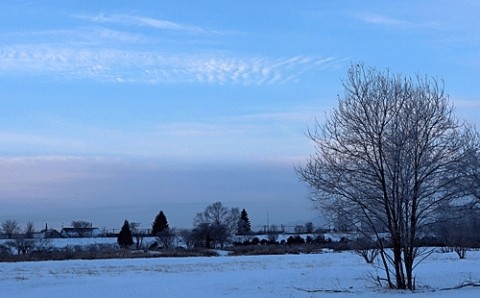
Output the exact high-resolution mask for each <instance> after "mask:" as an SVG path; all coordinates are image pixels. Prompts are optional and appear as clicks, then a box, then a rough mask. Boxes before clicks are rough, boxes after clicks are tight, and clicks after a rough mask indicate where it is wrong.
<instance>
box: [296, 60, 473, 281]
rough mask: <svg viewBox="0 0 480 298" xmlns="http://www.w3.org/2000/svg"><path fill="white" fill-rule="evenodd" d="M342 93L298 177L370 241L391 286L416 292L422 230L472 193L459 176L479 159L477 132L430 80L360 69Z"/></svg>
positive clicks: (324, 204) (353, 71)
mask: <svg viewBox="0 0 480 298" xmlns="http://www.w3.org/2000/svg"><path fill="white" fill-rule="evenodd" d="M343 86H344V89H345V93H344V95H343V96H339V100H338V107H337V108H336V109H334V110H333V111H332V112H331V114H329V115H327V117H326V120H325V122H324V123H323V124H321V123H319V122H317V124H316V126H315V129H314V130H311V131H309V137H310V138H311V140H312V141H313V142H314V144H315V149H316V151H315V153H314V154H313V155H311V157H310V158H309V159H308V161H307V163H306V164H305V165H304V166H302V167H300V168H298V169H297V173H298V175H299V176H300V178H301V179H302V180H304V181H305V182H307V183H308V184H309V185H310V186H311V189H312V199H313V200H314V202H315V203H317V204H318V206H320V207H323V208H324V210H329V211H331V212H341V213H344V214H345V213H346V214H348V217H349V218H350V219H351V222H352V223H353V224H354V226H355V227H356V228H357V229H359V230H360V231H369V232H370V233H371V234H373V235H374V239H375V240H376V242H377V245H378V247H379V248H380V249H381V254H380V256H381V260H382V262H383V266H384V267H385V275H386V276H385V280H386V281H387V282H388V285H389V286H390V287H391V288H397V289H407V288H408V289H412V290H413V289H414V288H415V284H414V275H413V270H414V268H415V266H416V257H418V254H419V250H418V247H417V245H416V241H417V239H418V236H419V232H421V231H425V230H426V228H427V227H429V226H430V225H432V224H433V223H434V221H435V216H433V213H434V212H435V210H436V208H437V207H438V206H439V205H440V204H442V203H447V202H450V201H452V200H455V199H458V198H460V197H463V196H465V195H466V192H465V191H464V190H462V189H460V188H458V187H457V184H458V182H459V181H463V179H464V178H465V177H464V171H459V169H462V168H464V166H465V164H466V163H467V162H469V160H470V161H471V159H472V156H474V155H476V154H478V146H477V143H476V142H472V141H471V140H470V139H469V136H475V137H476V136H477V134H476V132H475V131H474V130H473V129H472V128H469V127H468V126H465V125H463V124H462V123H460V122H459V121H458V120H457V118H456V117H455V116H454V115H453V107H452V105H451V104H450V102H449V100H448V96H447V95H446V94H445V93H444V90H443V86H442V85H441V84H439V83H438V82H437V81H436V80H434V79H430V78H428V77H426V78H423V77H416V78H414V79H412V78H410V77H403V76H401V75H392V74H391V73H389V72H388V71H377V70H375V69H372V68H367V67H365V66H363V65H358V64H357V65H352V66H351V68H350V69H349V71H348V77H347V79H346V80H345V81H344V83H343ZM469 181H470V182H471V181H472V180H469ZM477 183H478V181H477ZM382 231H387V234H388V237H386V238H387V240H384V236H385V235H384V234H382V233H381V232H382ZM387 246H388V247H389V248H391V253H389V251H388V250H387V249H386V247H387Z"/></svg>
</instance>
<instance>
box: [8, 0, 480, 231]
mask: <svg viewBox="0 0 480 298" xmlns="http://www.w3.org/2000/svg"><path fill="white" fill-rule="evenodd" d="M0 7H1V9H0V19H1V25H0V221H3V220H5V219H15V220H17V221H19V222H20V223H22V224H24V223H26V222H28V221H32V222H34V223H35V225H36V226H37V227H38V228H40V227H42V226H43V225H44V224H45V223H49V225H50V226H53V227H55V228H61V226H69V225H70V223H71V221H72V220H87V221H91V222H92V223H93V225H95V226H98V227H106V228H119V227H120V226H121V225H122V224H123V221H124V220H125V219H128V220H130V221H134V222H138V223H140V224H141V225H142V226H144V227H146V228H148V227H150V226H151V222H152V221H153V218H154V217H155V215H156V214H157V213H158V212H159V211H160V210H163V211H164V212H165V214H166V216H167V219H168V221H169V223H170V226H174V227H181V228H189V227H192V222H193V217H194V216H195V214H196V213H197V212H201V211H202V210H203V209H205V207H206V206H207V205H209V204H211V203H214V202H216V201H221V202H222V203H223V205H224V206H226V207H239V208H245V209H246V210H247V212H248V213H249V215H250V219H251V222H252V225H253V226H254V227H261V226H263V225H265V224H267V223H268V224H276V225H280V224H287V225H288V224H293V223H301V222H307V221H314V222H316V221H317V220H319V221H321V215H320V213H319V211H318V210H314V209H313V208H312V203H311V201H310V200H309V190H308V188H307V186H306V185H304V184H302V183H301V182H300V181H299V179H298V177H297V176H296V174H295V167H299V166H301V165H302V163H304V162H305V161H306V159H307V158H308V156H309V155H310V154H312V153H313V150H314V148H313V145H312V143H311V142H310V141H309V140H308V138H307V137H306V136H305V133H306V131H307V129H308V128H309V127H310V128H311V127H313V126H314V125H315V122H316V121H319V122H320V123H321V121H322V119H324V117H325V115H326V114H327V113H328V112H329V111H331V110H332V109H333V108H334V107H335V106H336V104H337V96H338V95H341V94H342V93H343V87H342V79H343V78H345V77H346V73H347V70H348V68H349V67H350V65H351V64H352V63H364V64H365V65H366V66H369V67H375V68H377V69H381V70H382V69H386V68H388V69H390V70H391V71H392V72H393V73H402V74H404V75H407V76H416V75H428V76H431V77H433V78H435V79H438V80H439V81H443V82H444V83H445V91H446V92H447V93H448V94H449V96H450V99H451V101H452V103H453V104H454V106H455V111H456V113H457V115H458V116H459V117H460V118H461V119H465V120H466V121H469V122H470V123H472V124H476V125H478V124H479V122H480V121H479V117H478V115H479V112H480V84H479V79H480V18H478V13H479V12H480V4H479V3H478V2H477V1H455V2H451V1H369V2H368V3H366V2H360V1H341V2H339V1H300V2H298V1H297V2H294V1H141V2H139V3H136V2H132V1H115V2H112V1H42V2H32V1H4V0H0Z"/></svg>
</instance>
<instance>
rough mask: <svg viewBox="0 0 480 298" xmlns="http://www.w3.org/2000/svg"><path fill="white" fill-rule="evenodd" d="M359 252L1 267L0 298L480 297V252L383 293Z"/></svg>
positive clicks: (423, 271)
mask: <svg viewBox="0 0 480 298" xmlns="http://www.w3.org/2000/svg"><path fill="white" fill-rule="evenodd" d="M372 274H373V275H376V269H375V268H374V267H373V266H369V265H367V264H366V263H365V262H364V261H363V259H362V258H360V257H359V256H357V255H354V254H352V253H351V252H342V253H333V252H325V253H322V254H312V255H281V256H242V257H229V256H222V257H196V258H150V259H113V260H90V261H87V260H80V261H79V260H74V261H48V262H19V263H1V264H0V289H1V290H0V297H81V298H85V297H88V298H92V297H221V296H229V297H249V298H251V297H419V298H423V297H480V288H474V287H466V288H461V289H455V290H438V289H440V288H449V287H454V286H457V285H459V284H461V283H462V282H464V281H467V280H477V281H479V280H480V252H469V253H468V254H467V259H464V260H459V259H458V257H457V256H456V255H455V254H453V253H434V254H432V255H431V256H430V257H429V258H428V259H427V260H426V261H424V262H423V263H422V264H421V265H420V266H419V267H418V269H417V271H416V276H417V278H416V280H417V285H418V287H419V289H418V291H417V292H415V293H411V292H408V291H403V292H398V291H390V290H386V289H381V288H379V287H377V286H376V285H375V284H374V282H373V281H372V280H371V279H370V278H369V277H368V276H370V275H372Z"/></svg>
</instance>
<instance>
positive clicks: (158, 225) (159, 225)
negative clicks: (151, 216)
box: [152, 210, 168, 236]
mask: <svg viewBox="0 0 480 298" xmlns="http://www.w3.org/2000/svg"><path fill="white" fill-rule="evenodd" d="M166 229H168V221H167V217H166V216H165V214H164V213H163V211H161V210H160V212H159V213H158V214H157V216H155V220H154V221H153V224H152V235H154V236H155V235H158V233H160V232H163V231H164V230H166Z"/></svg>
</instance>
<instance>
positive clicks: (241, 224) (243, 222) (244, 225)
mask: <svg viewBox="0 0 480 298" xmlns="http://www.w3.org/2000/svg"><path fill="white" fill-rule="evenodd" d="M251 231H252V226H251V225H250V219H249V218H248V214H247V211H246V210H245V209H243V210H242V212H241V213H240V219H239V221H238V234H240V235H245V234H248V233H250V232H251Z"/></svg>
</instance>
